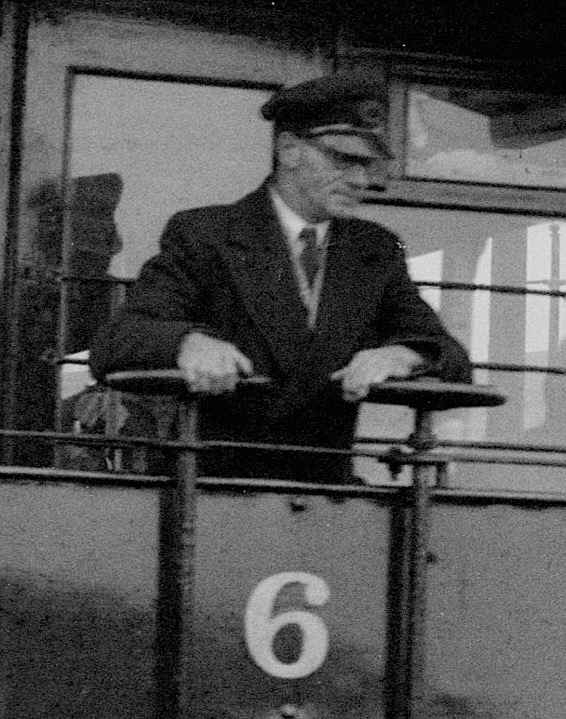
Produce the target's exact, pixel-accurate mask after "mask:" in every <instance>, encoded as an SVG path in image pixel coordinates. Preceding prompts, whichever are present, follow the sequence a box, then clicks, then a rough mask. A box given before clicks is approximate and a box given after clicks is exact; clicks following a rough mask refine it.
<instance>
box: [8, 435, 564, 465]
mask: <svg viewBox="0 0 566 719" xmlns="http://www.w3.org/2000/svg"><path fill="white" fill-rule="evenodd" d="M0 436H8V437H18V438H22V439H43V440H45V441H51V442H54V443H57V444H70V445H80V446H103V447H146V448H157V449H162V450H172V451H176V452H181V451H189V452H203V451H207V452H208V451H214V450H215V449H246V450H251V451H255V452H266V451H269V452H273V451H276V452H281V453H288V452H291V453H294V454H308V455H310V456H312V455H316V454H319V455H322V456H328V455H336V456H348V457H369V458H372V459H375V460H376V461H380V462H383V463H385V464H390V463H392V462H395V463H397V464H402V465H403V464H406V465H441V464H446V463H448V462H466V463H469V462H473V463H477V464H516V465H540V466H548V467H566V456H565V458H564V459H555V458H548V459H544V458H533V457H523V456H520V455H521V454H522V453H527V452H528V449H527V448H528V445H525V446H522V445H505V444H495V443H494V444H493V445H492V446H491V447H490V446H489V443H483V444H485V446H482V445H481V444H480V443H477V445H475V444H473V443H469V444H466V443H463V442H449V441H442V442H440V441H439V443H438V445H437V446H438V447H443V448H445V449H447V448H450V447H454V448H455V449H461V448H466V449H468V448H469V449H475V448H477V449H480V450H485V449H492V448H493V449H499V450H501V451H504V452H507V453H506V454H501V453H500V454H490V455H486V454H485V453H482V454H481V455H480V454H479V452H475V453H472V454H470V453H468V454H466V453H463V452H454V453H444V454H442V453H440V452H438V450H437V449H435V450H434V451H433V452H427V453H416V452H406V453H403V454H401V453H399V454H396V455H395V456H394V457H392V456H391V452H390V449H389V448H387V449H380V448H377V447H374V448H372V449H362V450H360V449H358V448H353V449H334V448H327V447H311V446H302V445H287V444H261V443H254V442H224V441H209V442H206V441H203V442H184V441H181V440H159V439H153V438H147V437H128V438H122V437H105V436H103V435H86V434H85V435H76V434H66V433H63V432H39V431H26V430H0ZM359 441H360V443H363V444H365V442H363V440H362V439H360V440H359ZM356 442H358V440H356ZM371 442H372V443H373V444H375V445H379V444H384V443H386V442H387V444H390V443H395V444H397V445H401V446H406V440H399V439H391V440H387V438H385V439H382V438H379V437H375V438H372V439H371ZM533 451H536V452H538V453H540V454H545V453H547V452H548V453H553V454H557V453H563V454H565V455H566V448H562V449H560V448H558V447H546V446H545V445H535V446H533ZM509 452H514V453H515V454H516V455H517V456H511V457H510V456H509Z"/></svg>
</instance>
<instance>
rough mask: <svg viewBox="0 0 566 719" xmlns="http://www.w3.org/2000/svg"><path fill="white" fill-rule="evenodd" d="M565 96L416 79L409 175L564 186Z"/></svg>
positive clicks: (412, 90)
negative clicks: (440, 84) (425, 83)
mask: <svg viewBox="0 0 566 719" xmlns="http://www.w3.org/2000/svg"><path fill="white" fill-rule="evenodd" d="M565 138H566V99H564V98H561V97H550V96H544V95H538V94H526V93H521V94H519V93H512V92H502V91H497V90H488V89H469V88H457V87H442V86H437V85H412V86H410V88H409V90H408V143H407V155H406V167H405V173H406V175H407V176H409V177H417V178H424V179H434V180H452V181H457V182H478V183H489V184H495V185H514V186H524V187H544V188H564V187H566V139H565Z"/></svg>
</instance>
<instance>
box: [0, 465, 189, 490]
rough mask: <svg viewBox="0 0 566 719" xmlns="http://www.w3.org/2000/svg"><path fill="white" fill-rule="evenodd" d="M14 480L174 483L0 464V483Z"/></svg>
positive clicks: (143, 476)
mask: <svg viewBox="0 0 566 719" xmlns="http://www.w3.org/2000/svg"><path fill="white" fill-rule="evenodd" d="M14 481H27V482H29V481H33V482H40V483H46V484H47V483H57V484H59V483H67V484H81V485H87V486H100V485H103V486H110V485H112V486H115V487H131V488H135V489H159V488H160V487H163V486H166V485H170V484H174V482H175V479H174V478H173V477H167V476H159V475H156V476H152V475H147V474H126V473H125V474H120V473H119V472H85V471H81V470H74V469H55V468H52V467H48V468H40V467H21V466H9V465H6V466H0V484H8V483H11V482H14Z"/></svg>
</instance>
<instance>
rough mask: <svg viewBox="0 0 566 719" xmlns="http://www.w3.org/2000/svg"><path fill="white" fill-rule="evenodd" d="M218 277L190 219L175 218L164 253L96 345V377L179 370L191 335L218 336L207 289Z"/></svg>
mask: <svg viewBox="0 0 566 719" xmlns="http://www.w3.org/2000/svg"><path fill="white" fill-rule="evenodd" d="M195 229H196V228H195ZM216 271H217V268H216V267H215V265H214V263H213V262H212V252H211V250H210V248H208V247H207V245H206V243H202V242H198V241H196V240H195V239H194V237H192V233H191V222H190V221H189V222H187V218H186V213H181V214H179V215H176V216H174V217H172V218H171V220H170V221H169V223H168V224H167V226H166V228H165V231H164V233H163V236H162V238H161V250H160V253H159V254H158V255H157V256H155V257H153V258H152V259H151V260H149V261H148V262H147V263H146V264H145V265H144V267H143V268H142V271H141V273H140V276H139V278H138V280H137V281H136V282H135V283H134V285H133V286H132V287H131V288H130V289H129V291H128V295H127V299H126V301H125V303H124V305H123V306H122V307H121V308H120V309H119V310H118V312H117V314H116V315H115V317H114V318H113V319H112V320H110V322H109V323H107V324H106V325H104V326H103V327H102V329H101V330H100V331H99V332H98V333H97V336H96V337H95V339H94V342H93V344H92V346H91V351H90V365H91V370H92V373H93V375H94V377H95V378H96V379H99V380H100V379H102V378H103V377H104V376H105V375H106V374H108V373H109V372H113V371H119V370H125V369H161V368H170V367H174V366H175V365H176V360H177V354H178V350H179V346H180V343H181V340H182V338H183V337H184V336H185V335H186V334H188V333H189V332H191V331H196V330H198V331H202V332H206V333H207V334H211V335H215V330H214V329H213V327H212V326H211V325H210V324H209V323H208V322H207V319H208V318H207V283H208V282H211V281H213V278H212V277H211V275H212V274H213V273H214V272H216Z"/></svg>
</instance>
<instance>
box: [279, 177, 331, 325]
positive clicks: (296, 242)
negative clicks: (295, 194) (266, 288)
mask: <svg viewBox="0 0 566 719" xmlns="http://www.w3.org/2000/svg"><path fill="white" fill-rule="evenodd" d="M270 193H271V199H272V202H273V206H274V208H275V212H276V213H277V217H278V218H279V222H280V224H281V227H282V229H283V234H284V235H285V239H286V240H287V246H288V248H289V256H290V258H291V263H292V265H293V271H294V273H295V280H296V281H297V287H298V290H299V294H300V296H301V300H302V301H303V304H304V305H305V307H306V308H307V312H308V323H309V327H314V325H315V323H316V315H317V311H318V303H319V300H320V293H321V290H322V283H323V281H324V270H325V265H326V248H327V244H328V243H327V239H328V237H327V235H328V227H329V225H330V220H326V221H325V222H320V223H318V224H316V225H312V224H309V223H308V222H306V221H305V220H304V219H303V218H302V217H301V216H300V215H297V213H296V212H295V211H294V210H292V209H291V208H290V207H289V205H287V203H286V202H285V201H284V200H283V198H282V197H281V195H279V193H277V192H276V191H275V190H273V189H271V190H270ZM305 227H314V229H315V230H316V242H317V245H318V247H319V250H320V267H319V270H318V272H317V274H316V277H315V279H314V282H313V283H312V285H311V284H309V281H308V280H307V277H306V275H305V271H304V269H303V266H302V264H301V261H300V257H301V253H302V251H303V241H302V240H300V239H299V236H300V234H301V232H302V231H303V230H304V229H305Z"/></svg>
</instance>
